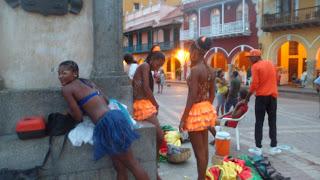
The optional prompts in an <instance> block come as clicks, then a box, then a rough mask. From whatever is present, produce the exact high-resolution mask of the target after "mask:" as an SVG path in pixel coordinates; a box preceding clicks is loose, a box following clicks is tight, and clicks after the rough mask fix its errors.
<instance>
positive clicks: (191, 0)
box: [182, 0, 199, 4]
mask: <svg viewBox="0 0 320 180" xmlns="http://www.w3.org/2000/svg"><path fill="white" fill-rule="evenodd" d="M195 1H199V0H182V4H188V3H192V2H195Z"/></svg>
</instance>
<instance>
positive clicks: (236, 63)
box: [232, 51, 251, 85]
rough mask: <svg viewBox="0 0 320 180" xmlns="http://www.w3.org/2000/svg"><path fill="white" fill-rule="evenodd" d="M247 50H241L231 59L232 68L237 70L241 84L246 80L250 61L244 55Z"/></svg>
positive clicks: (245, 82) (246, 53)
mask: <svg viewBox="0 0 320 180" xmlns="http://www.w3.org/2000/svg"><path fill="white" fill-rule="evenodd" d="M248 54H249V52H246V51H241V52H239V53H237V54H236V55H235V56H234V58H233V61H232V64H233V70H236V71H238V73H239V78H240V80H241V82H242V83H243V84H245V85H246V84H247V80H248V70H249V68H250V67H251V62H250V60H249V58H248V57H246V55H248Z"/></svg>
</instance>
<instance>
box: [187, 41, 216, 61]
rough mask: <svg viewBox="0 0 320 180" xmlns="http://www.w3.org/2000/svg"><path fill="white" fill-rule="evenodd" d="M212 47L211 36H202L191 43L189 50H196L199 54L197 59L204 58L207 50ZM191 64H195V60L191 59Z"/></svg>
mask: <svg viewBox="0 0 320 180" xmlns="http://www.w3.org/2000/svg"><path fill="white" fill-rule="evenodd" d="M210 47H211V40H210V39H209V38H206V37H204V36H201V37H199V38H198V39H197V40H196V41H194V42H193V43H192V44H191V46H190V48H189V51H190V52H191V51H196V52H197V56H198V57H197V59H202V58H203V57H204V55H205V54H206V52H207V51H208V50H209V49H210ZM191 66H193V61H191Z"/></svg>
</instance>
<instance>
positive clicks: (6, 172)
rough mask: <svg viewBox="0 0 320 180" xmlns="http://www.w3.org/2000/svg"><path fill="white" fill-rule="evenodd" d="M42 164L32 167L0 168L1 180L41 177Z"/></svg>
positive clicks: (32, 179) (22, 179)
mask: <svg viewBox="0 0 320 180" xmlns="http://www.w3.org/2000/svg"><path fill="white" fill-rule="evenodd" d="M40 170H41V166H36V167H34V168H31V169H25V170H16V169H7V168H5V169H0V180H7V179H8V180H9V179H10V180H37V179H39V178H40Z"/></svg>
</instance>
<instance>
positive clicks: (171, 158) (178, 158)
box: [168, 148, 191, 163]
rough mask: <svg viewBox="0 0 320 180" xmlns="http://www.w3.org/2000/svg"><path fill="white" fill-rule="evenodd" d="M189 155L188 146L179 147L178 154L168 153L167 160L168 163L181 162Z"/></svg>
mask: <svg viewBox="0 0 320 180" xmlns="http://www.w3.org/2000/svg"><path fill="white" fill-rule="evenodd" d="M190 156H191V149H190V148H181V153H180V154H171V155H168V162H170V163H182V162H185V161H186V160H188V159H189V158H190Z"/></svg>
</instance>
